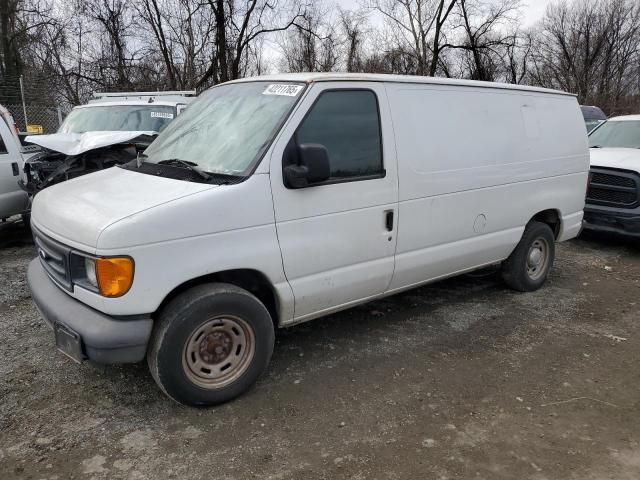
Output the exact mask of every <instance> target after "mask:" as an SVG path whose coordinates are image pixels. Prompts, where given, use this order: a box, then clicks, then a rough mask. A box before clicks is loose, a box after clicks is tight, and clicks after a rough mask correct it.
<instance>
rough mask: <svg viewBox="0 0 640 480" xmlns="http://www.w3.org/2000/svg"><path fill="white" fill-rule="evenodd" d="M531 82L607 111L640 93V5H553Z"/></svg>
mask: <svg viewBox="0 0 640 480" xmlns="http://www.w3.org/2000/svg"><path fill="white" fill-rule="evenodd" d="M534 52H535V55H533V57H532V60H533V67H534V68H533V69H532V71H531V82H532V83H534V84H537V85H542V86H546V87H551V88H560V89H563V90H567V91H570V92H574V93H576V94H577V95H578V98H579V100H580V101H581V102H585V103H594V104H599V105H601V106H602V107H603V108H604V109H605V110H607V111H615V110H619V109H621V108H623V109H624V108H626V107H625V106H624V103H625V102H626V101H627V100H626V99H628V98H629V96H630V95H633V94H635V95H637V94H638V83H637V79H638V65H639V63H640V4H639V3H638V2H636V1H634V0H590V1H588V2H573V3H567V2H566V1H563V2H560V3H558V4H557V5H551V6H550V7H549V8H548V9H547V12H546V14H545V17H544V19H543V21H542V24H541V25H540V29H539V32H538V33H537V35H536V42H535V48H534Z"/></svg>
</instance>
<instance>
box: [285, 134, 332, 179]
mask: <svg viewBox="0 0 640 480" xmlns="http://www.w3.org/2000/svg"><path fill="white" fill-rule="evenodd" d="M298 160H299V164H298V165H295V164H294V165H287V166H286V167H284V178H285V181H286V184H287V186H288V187H290V188H304V187H308V186H309V185H310V184H314V183H320V182H324V181H325V180H328V179H329V177H330V176H331V167H330V165H329V152H328V151H327V148H326V147H325V146H324V145H320V144H317V143H304V144H302V145H299V146H298Z"/></svg>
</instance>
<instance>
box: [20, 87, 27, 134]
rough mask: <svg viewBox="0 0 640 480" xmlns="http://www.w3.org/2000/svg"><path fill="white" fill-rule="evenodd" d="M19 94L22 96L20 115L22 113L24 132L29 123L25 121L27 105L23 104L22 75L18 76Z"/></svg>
mask: <svg viewBox="0 0 640 480" xmlns="http://www.w3.org/2000/svg"><path fill="white" fill-rule="evenodd" d="M20 94H21V95H22V113H24V131H25V132H26V131H27V128H28V127H27V125H29V121H28V120H27V105H26V103H25V102H24V85H23V84H22V75H20Z"/></svg>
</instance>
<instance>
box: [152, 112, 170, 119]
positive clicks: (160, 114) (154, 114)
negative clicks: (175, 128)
mask: <svg viewBox="0 0 640 480" xmlns="http://www.w3.org/2000/svg"><path fill="white" fill-rule="evenodd" d="M151 118H169V119H172V118H173V113H168V112H151Z"/></svg>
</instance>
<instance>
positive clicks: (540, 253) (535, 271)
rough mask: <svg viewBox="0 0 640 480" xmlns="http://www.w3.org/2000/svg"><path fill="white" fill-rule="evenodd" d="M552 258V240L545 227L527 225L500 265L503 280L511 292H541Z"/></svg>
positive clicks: (553, 241) (553, 246)
mask: <svg viewBox="0 0 640 480" xmlns="http://www.w3.org/2000/svg"><path fill="white" fill-rule="evenodd" d="M554 258H555V237H554V235H553V231H552V230H551V227H549V225H547V224H546V223H541V222H535V221H534V222H530V223H529V224H528V225H527V227H526V228H525V230H524V233H523V234H522V238H521V239H520V242H519V243H518V245H517V246H516V248H515V250H514V251H513V252H512V253H511V255H510V256H509V258H507V259H506V260H505V261H504V262H503V264H502V278H504V281H505V282H506V284H507V285H508V286H509V287H511V288H513V289H514V290H519V291H521V292H531V291H534V290H537V289H538V288H540V287H541V286H542V285H543V284H544V282H545V280H546V279H547V276H548V275H549V271H550V270H551V266H552V265H553V260H554Z"/></svg>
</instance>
